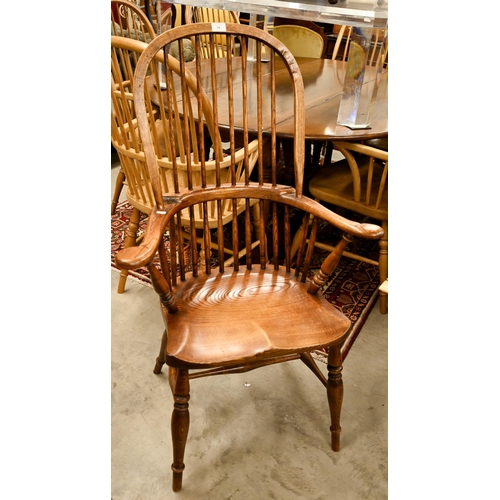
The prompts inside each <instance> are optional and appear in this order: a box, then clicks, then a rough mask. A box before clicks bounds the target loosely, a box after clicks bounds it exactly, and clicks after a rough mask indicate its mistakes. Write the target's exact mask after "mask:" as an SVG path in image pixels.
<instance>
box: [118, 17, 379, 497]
mask: <svg viewBox="0 0 500 500" xmlns="http://www.w3.org/2000/svg"><path fill="white" fill-rule="evenodd" d="M216 36H217V37H219V36H224V37H225V38H226V40H225V41H226V43H227V47H228V50H227V52H226V53H225V55H224V57H217V55H218V54H216V51H215V50H213V45H214V44H215V37H216ZM187 38H189V39H190V40H191V41H192V44H193V48H194V52H195V58H194V60H193V61H191V62H185V61H184V60H180V61H177V60H174V59H173V58H171V57H169V56H168V54H169V52H170V49H171V47H172V46H173V45H177V46H178V48H180V47H181V46H182V44H183V39H187ZM207 38H208V41H209V47H211V50H209V51H208V57H202V47H203V45H204V43H205V41H206V40H207ZM236 43H239V47H240V52H239V53H240V55H239V56H235V55H234V53H235V51H233V50H232V48H233V47H234V46H235V44H236ZM251 47H252V50H250V48H251ZM253 49H255V50H253ZM251 53H253V54H256V56H255V58H252V57H250V55H249V54H251ZM263 54H265V58H264V56H263ZM238 94H239V95H241V96H242V99H241V100H240V99H238V101H239V102H242V105H240V106H238V108H236V107H235V106H234V102H235V96H236V95H238ZM283 95H287V96H288V97H287V99H288V100H287V103H286V104H287V105H286V106H284V105H283V104H284V103H280V99H282V96H283ZM133 98H134V99H133V100H134V110H135V117H134V118H131V121H130V124H124V125H123V127H124V130H125V129H127V130H129V129H132V128H134V127H135V124H137V126H136V127H135V128H138V130H139V132H140V134H139V135H140V148H142V150H143V153H144V156H143V157H142V156H140V154H138V153H135V152H134V151H132V150H134V148H135V146H134V147H133V146H132V145H130V146H129V150H130V151H129V155H130V156H131V157H134V158H139V159H140V161H145V165H146V167H147V168H146V170H145V171H142V173H141V175H142V176H143V177H144V178H146V177H147V179H148V183H149V184H150V185H151V192H152V196H153V198H154V203H153V205H152V206H151V210H150V213H149V220H148V226H147V229H146V232H145V234H144V237H143V238H142V241H141V243H140V244H139V245H138V246H129V247H127V248H125V249H123V250H121V251H120V252H118V254H117V256H116V262H117V264H118V266H119V267H120V268H122V269H128V270H132V269H137V268H139V267H142V266H147V268H148V269H149V272H150V276H151V280H152V282H153V286H154V289H155V290H156V292H157V293H158V295H159V297H160V303H161V304H160V305H161V311H162V315H163V319H164V322H165V325H166V327H165V331H164V334H163V338H162V341H161V345H160V352H159V355H158V358H157V360H156V364H155V367H154V370H153V371H154V373H156V374H158V373H160V371H161V369H162V367H163V365H164V364H167V366H168V367H169V376H168V379H169V382H170V386H171V389H172V394H173V402H174V405H173V406H174V408H173V413H172V421H171V427H172V446H173V463H172V471H173V483H172V488H173V490H174V491H179V490H180V489H181V487H182V475H183V471H184V468H185V465H184V451H185V447H186V443H187V433H188V428H189V400H190V384H191V381H193V380H195V379H196V378H200V377H205V376H209V375H220V374H230V373H240V372H246V371H248V370H253V369H256V368H261V367H265V366H267V365H271V364H275V363H281V362H285V361H292V360H298V359H300V360H301V361H303V363H304V364H305V365H306V366H307V367H308V368H310V369H311V370H312V372H313V373H314V374H315V375H316V376H317V378H318V379H319V380H320V381H321V383H322V384H323V385H324V386H325V387H326V394H327V400H328V403H329V407H330V412H329V415H328V416H327V415H325V427H327V426H330V431H331V445H332V449H333V450H335V451H338V450H339V449H340V409H341V404H342V393H343V392H342V391H343V388H342V377H341V369H342V356H341V353H340V348H341V345H342V343H343V341H344V340H345V339H346V338H347V336H348V334H349V330H350V327H351V324H350V321H349V319H348V318H346V317H345V316H344V315H343V314H341V313H340V312H339V311H337V310H336V309H335V308H334V307H332V305H331V304H330V303H329V302H328V301H327V300H326V299H325V298H324V297H323V295H322V294H321V293H317V291H318V290H320V289H321V287H322V286H323V284H324V282H325V280H326V279H327V277H328V275H329V274H330V273H331V272H332V271H333V270H334V269H335V267H336V265H337V263H338V260H339V258H340V255H341V253H342V251H343V249H344V248H345V246H346V244H347V242H348V241H349V239H350V238H351V237H352V236H357V237H365V238H370V239H379V238H380V237H381V236H382V235H383V230H382V228H380V227H379V226H376V225H373V224H360V223H356V222H353V221H350V220H348V219H346V218H344V217H341V216H340V215H338V214H336V213H334V212H332V211H331V210H329V209H327V208H326V207H324V206H322V205H321V204H320V203H318V202H316V201H314V200H312V199H310V198H308V197H306V196H303V194H302V183H303V176H304V89H303V83H302V77H301V74H300V70H299V67H298V65H297V63H296V61H295V59H294V57H293V56H292V54H291V53H290V51H289V50H288V49H287V48H286V46H285V45H284V44H283V43H281V42H280V41H279V40H277V39H276V38H275V37H273V36H272V35H270V34H268V33H266V32H264V31H263V30H260V29H257V28H255V27H251V26H246V25H241V24H236V23H218V24H212V23H194V24H189V25H186V26H180V27H177V28H173V29H171V30H170V31H168V32H165V33H163V34H161V35H159V36H157V37H156V38H155V39H154V40H152V41H151V43H150V44H149V45H148V46H147V47H145V48H144V50H143V52H142V55H141V56H140V58H139V60H138V62H137V67H136V69H135V74H134V81H133ZM277 110H281V111H280V112H279V113H278V112H277ZM282 119H287V120H292V122H293V124H294V141H293V154H294V168H295V180H296V183H295V186H285V185H281V184H279V183H278V182H277V172H276V170H277V167H276V163H277V161H276V140H277V138H276V135H277V124H278V123H279V121H280V120H282ZM134 120H135V121H134ZM223 143H225V144H226V146H224V147H223V146H222V144H223ZM227 143H229V144H228V145H227ZM167 185H168V186H169V188H168V190H166V186H167ZM250 209H252V210H250ZM311 216H314V217H317V218H321V219H324V220H326V221H327V222H329V223H330V224H333V225H335V226H336V227H337V228H339V229H340V230H341V231H342V232H344V233H345V236H344V237H343V238H342V239H341V241H340V242H339V244H338V245H337V247H336V248H335V249H334V250H333V251H332V252H331V254H330V256H329V257H328V258H327V259H326V260H325V261H324V263H323V265H322V267H321V270H320V272H319V273H317V274H316V275H315V276H313V275H312V273H311V275H309V273H308V272H307V271H306V272H303V270H304V269H307V268H308V267H309V262H310V260H311V258H312V249H313V246H312V245H310V246H308V245H307V243H306V239H307V235H305V234H304V238H302V240H301V242H300V244H299V248H298V251H297V255H296V258H295V259H294V260H292V258H291V233H292V226H293V220H294V219H295V218H297V217H298V218H299V221H302V220H306V221H308V220H309V218H310V217H311ZM256 242H258V243H259V244H258V245H257V246H256V245H255V243H256ZM228 249H229V250H230V251H232V256H233V259H232V262H231V263H227V262H225V259H224V258H223V255H225V253H226V251H227V250H228ZM203 251H204V252H206V254H207V255H206V258H205V259H204V260H203V259H201V258H200V255H201V253H202V252H203ZM210 252H212V253H211V254H210V255H208V254H209V253H210ZM321 348H326V349H328V375H327V376H325V375H324V374H323V372H322V371H321V370H320V369H319V367H318V366H317V365H316V363H315V361H314V359H313V358H312V356H311V354H310V353H311V351H313V350H315V349H321ZM195 401H196V398H195V397H193V398H192V399H191V402H195ZM192 465H195V464H192ZM332 466H333V464H332Z"/></svg>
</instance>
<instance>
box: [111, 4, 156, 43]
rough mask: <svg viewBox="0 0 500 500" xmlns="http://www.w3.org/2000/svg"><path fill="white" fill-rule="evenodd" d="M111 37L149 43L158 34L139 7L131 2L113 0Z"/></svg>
mask: <svg viewBox="0 0 500 500" xmlns="http://www.w3.org/2000/svg"><path fill="white" fill-rule="evenodd" d="M111 35H112V36H123V37H126V38H132V39H133V40H139V41H141V42H146V43H149V42H150V41H151V40H152V39H153V38H154V37H155V36H156V33H155V29H154V27H153V25H152V24H151V22H150V21H149V19H148V18H147V17H146V14H145V13H144V12H143V10H142V9H141V8H140V7H139V6H138V5H136V4H135V3H133V2H131V1H129V0H111Z"/></svg>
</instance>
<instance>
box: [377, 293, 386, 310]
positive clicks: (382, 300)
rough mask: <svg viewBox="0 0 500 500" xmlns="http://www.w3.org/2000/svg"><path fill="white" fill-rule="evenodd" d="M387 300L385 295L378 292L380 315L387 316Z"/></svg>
mask: <svg viewBox="0 0 500 500" xmlns="http://www.w3.org/2000/svg"><path fill="white" fill-rule="evenodd" d="M387 299H388V296H387V294H386V293H383V292H380V295H379V304H380V314H387V310H388V307H387Z"/></svg>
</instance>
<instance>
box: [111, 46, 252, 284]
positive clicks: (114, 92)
mask: <svg viewBox="0 0 500 500" xmlns="http://www.w3.org/2000/svg"><path fill="white" fill-rule="evenodd" d="M146 47H147V44H144V43H142V42H139V41H137V40H130V39H127V38H123V37H111V77H112V81H111V106H112V113H111V142H112V144H113V146H114V147H115V149H116V151H117V152H118V155H119V158H120V162H121V165H122V168H123V171H124V173H125V177H126V179H127V191H126V193H127V200H128V201H129V203H130V204H131V205H132V206H133V207H134V210H133V212H132V216H131V219H130V222H129V225H128V231H127V236H126V239H125V246H126V247H128V246H133V245H135V244H136V240H137V230H138V225H139V220H140V214H141V213H144V214H149V213H150V212H151V210H152V208H153V207H154V205H155V194H154V189H155V187H157V186H159V188H160V189H161V193H162V195H164V196H169V195H173V194H175V193H178V192H179V190H183V189H186V188H187V187H189V188H190V189H193V188H194V187H196V186H200V185H206V184H214V183H216V181H217V182H227V181H228V180H229V178H230V176H231V175H235V176H236V179H237V180H240V178H241V176H242V175H243V163H245V164H246V168H247V170H246V172H250V173H251V172H252V170H253V167H254V165H255V163H256V161H257V156H258V149H257V147H258V142H257V141H256V140H254V141H251V142H250V143H249V144H247V145H246V146H245V148H244V149H243V148H240V149H237V150H235V151H233V152H232V155H231V156H227V157H224V155H223V153H222V145H221V144H222V143H221V139H220V135H219V131H218V129H217V128H216V127H215V126H214V123H213V109H212V104H211V103H210V102H209V100H208V98H207V96H206V95H205V94H204V93H203V92H201V91H200V94H199V96H198V95H197V93H198V91H199V90H198V87H197V84H196V80H195V78H194V76H193V75H192V74H191V73H189V71H188V70H185V71H184V68H182V70H181V66H180V65H179V62H178V61H177V60H176V59H174V58H172V57H171V56H168V58H167V60H166V61H165V60H164V59H162V57H163V54H162V52H159V53H158V54H156V57H155V59H154V63H152V64H151V67H150V70H149V79H148V83H149V84H150V88H149V89H148V97H149V99H150V100H149V101H148V106H149V107H148V118H149V119H150V125H151V127H152V129H153V136H154V141H155V142H154V147H155V155H156V156H155V157H156V161H157V170H155V173H154V175H155V176H157V177H158V179H159V184H157V186H156V184H155V183H154V179H153V178H152V177H151V171H150V170H148V168H147V166H146V157H145V151H144V138H142V137H141V135H140V134H139V129H138V126H137V116H136V113H135V108H134V103H133V94H132V92H133V71H134V67H135V65H136V64H137V60H138V59H139V56H140V54H141V53H142V52H143V51H144V49H145V48H146ZM159 64H160V65H161V64H164V65H165V64H166V65H167V75H168V78H170V79H172V81H173V82H177V81H178V80H179V76H178V74H181V75H182V82H183V83H185V85H186V87H185V88H182V92H186V93H188V94H189V95H191V96H193V99H195V98H196V99H197V101H198V103H199V105H200V106H201V108H202V110H203V113H204V114H205V116H206V117H207V120H206V126H207V131H206V133H205V134H204V137H205V138H206V139H207V141H206V143H203V144H201V143H200V140H199V138H198V134H197V133H196V124H195V121H194V120H195V116H194V114H195V113H196V112H198V111H197V108H196V107H195V106H193V108H191V106H189V107H188V106H185V107H184V108H183V109H182V106H181V105H180V104H179V103H180V102H181V89H180V88H179V89H177V94H175V95H174V93H171V94H170V96H169V97H172V98H173V101H172V102H169V101H163V98H162V93H161V92H158V88H159V86H160V83H159V82H160V78H161V76H160V74H159V72H158V70H159ZM194 96H196V97H194ZM180 109H182V112H181V111H180ZM183 127H187V129H186V131H184V129H183ZM170 129H172V135H171V136H170V135H169V134H170V132H171V130H170ZM143 133H144V132H143ZM184 134H187V135H184ZM171 137H173V141H174V142H173V143H172V142H170V140H169V139H170V138H171ZM210 146H213V148H214V151H213V159H211V160H205V157H206V155H205V151H204V149H205V148H207V149H208V148H209V147H210ZM233 167H234V168H236V170H235V172H232V170H231V168H233ZM254 204H255V202H251V203H250V206H252V205H254ZM246 208H247V205H245V203H243V202H238V203H236V209H235V210H236V213H237V214H240V213H241V212H243V211H244V210H245V209H246ZM258 215H259V214H258V212H255V215H254V220H253V224H254V225H255V226H258V224H259V221H258ZM205 217H206V219H205ZM232 221H233V211H232V209H231V207H229V206H228V204H227V203H225V204H224V203H223V204H222V205H220V206H217V207H216V206H215V205H214V204H213V203H211V204H209V210H208V211H207V212H206V213H204V212H202V211H201V210H200V211H197V212H193V213H189V211H188V210H185V211H184V212H183V213H182V216H181V218H180V223H181V226H182V227H187V228H189V230H190V231H191V233H190V234H188V237H189V238H190V240H191V239H192V238H193V237H194V238H196V232H197V231H199V230H200V228H203V227H205V224H206V225H207V226H208V227H209V228H210V230H218V231H220V232H224V230H223V227H224V226H225V225H226V224H228V223H230V222H232ZM207 238H208V236H207ZM197 241H198V242H199V243H201V244H202V245H203V248H202V252H201V256H202V258H206V259H207V260H209V258H210V254H211V249H215V250H217V251H218V252H219V255H222V256H224V255H226V256H227V258H226V265H228V264H229V263H231V262H232V260H233V259H234V258H237V254H238V252H239V251H240V250H241V249H239V250H236V249H235V248H234V247H230V248H224V247H220V246H218V245H215V244H214V243H211V242H210V241H209V240H203V239H200V238H198V239H197ZM258 244H259V240H258V238H257V239H256V240H255V241H253V242H252V248H254V247H256V246H257V245H258ZM127 274H128V272H127V271H126V270H125V269H124V270H122V271H121V275H120V281H119V285H118V293H122V292H123V291H124V290H125V283H126V279H127Z"/></svg>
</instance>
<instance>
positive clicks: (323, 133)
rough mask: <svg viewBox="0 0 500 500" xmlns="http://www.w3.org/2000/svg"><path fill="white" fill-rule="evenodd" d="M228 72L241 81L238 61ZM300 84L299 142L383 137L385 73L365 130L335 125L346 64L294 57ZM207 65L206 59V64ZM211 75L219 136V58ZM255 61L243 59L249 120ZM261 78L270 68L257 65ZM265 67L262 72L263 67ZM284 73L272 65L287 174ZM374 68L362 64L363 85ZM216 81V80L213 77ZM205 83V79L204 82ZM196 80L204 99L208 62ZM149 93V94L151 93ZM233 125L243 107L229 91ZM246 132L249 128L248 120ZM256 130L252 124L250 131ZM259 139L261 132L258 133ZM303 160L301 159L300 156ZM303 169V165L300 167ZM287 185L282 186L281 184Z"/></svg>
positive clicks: (222, 111) (222, 107) (289, 123)
mask: <svg viewBox="0 0 500 500" xmlns="http://www.w3.org/2000/svg"><path fill="white" fill-rule="evenodd" d="M234 61H235V62H234V65H233V69H232V73H233V75H232V78H233V80H234V81H235V83H238V80H239V82H241V80H242V72H241V69H240V68H241V66H238V65H239V61H238V60H237V59H236V60H234ZM296 61H297V63H298V66H299V68H300V72H301V74H302V80H303V82H304V107H305V139H306V141H311V142H326V141H332V142H335V141H336V140H342V141H364V140H367V139H377V138H384V137H387V136H388V119H387V114H388V113H387V108H388V107H387V101H388V99H387V97H388V95H387V94H388V92H387V83H388V70H387V69H384V70H383V71H382V74H381V75H380V83H379V88H378V92H377V98H376V100H375V102H374V103H373V104H372V106H373V110H372V114H371V120H370V126H369V128H363V129H351V128H349V127H346V126H343V125H339V124H338V123H337V115H338V111H339V106H340V101H341V97H342V92H343V87H344V78H345V70H346V66H347V63H346V62H343V61H333V60H331V59H312V58H301V57H298V58H296ZM207 62H208V61H207ZM216 64H217V66H216V74H217V80H218V82H217V84H218V85H217V91H218V93H219V91H220V98H218V99H217V103H218V108H217V109H218V125H219V129H220V130H221V134H222V135H224V132H225V131H227V130H228V129H229V109H228V105H227V101H225V100H224V99H227V94H226V89H225V87H224V85H225V83H224V82H227V76H226V75H225V73H226V72H227V67H226V60H225V58H220V59H218V60H217V62H216ZM257 64H258V63H257V62H256V61H247V72H246V74H247V92H248V93H247V105H248V107H249V112H248V114H249V116H250V117H251V116H252V111H253V110H252V107H253V106H257V89H256V84H255V79H254V78H253V75H254V74H255V71H256V67H257ZM261 64H262V65H263V74H264V75H265V74H266V71H268V74H270V71H271V69H270V68H271V65H270V64H268V63H266V62H262V63H261ZM186 68H188V69H189V70H191V71H192V73H193V74H196V67H195V61H192V62H189V63H186ZM266 68H267V69H266ZM285 71H286V69H285V68H284V67H283V66H282V65H280V63H279V62H276V69H275V78H276V87H277V89H279V92H278V93H277V101H276V116H277V119H276V135H277V137H279V139H280V140H281V142H282V144H283V145H284V147H283V152H284V155H285V165H290V164H291V165H292V168H287V169H286V170H288V173H292V175H293V159H290V158H289V155H290V154H293V153H292V151H293V148H291V147H289V145H290V143H289V142H288V141H290V140H293V105H291V104H292V103H293V100H292V89H291V86H287V85H285V84H283V83H282V82H284V81H285V80H286V79H285V78H283V79H280V74H282V73H284V72H285ZM376 76H377V75H376V69H375V68H374V67H369V66H367V67H366V69H365V77H364V85H370V82H372V81H373V80H374V79H375V78H376ZM219 77H220V78H219ZM205 79H206V81H204V80H205ZM201 80H202V86H203V88H204V89H205V90H206V92H207V95H208V97H209V98H210V97H211V92H210V90H208V89H211V76H210V67H209V65H208V64H204V61H202V64H201ZM267 91H268V92H270V90H269V88H267V87H266V86H264V87H263V99H265V98H266V92H267ZM153 92H154V91H153ZM233 103H234V110H235V114H234V125H235V130H236V131H238V129H239V128H240V127H241V128H242V125H241V124H242V123H243V112H242V111H243V104H242V93H241V92H237V91H235V92H234V97H233ZM249 128H250V129H252V128H253V127H252V123H251V120H250V121H249ZM254 130H255V132H256V126H255V128H254ZM264 135H265V130H264ZM306 156H307V155H306ZM306 168H307V164H306ZM287 183H288V182H287Z"/></svg>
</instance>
